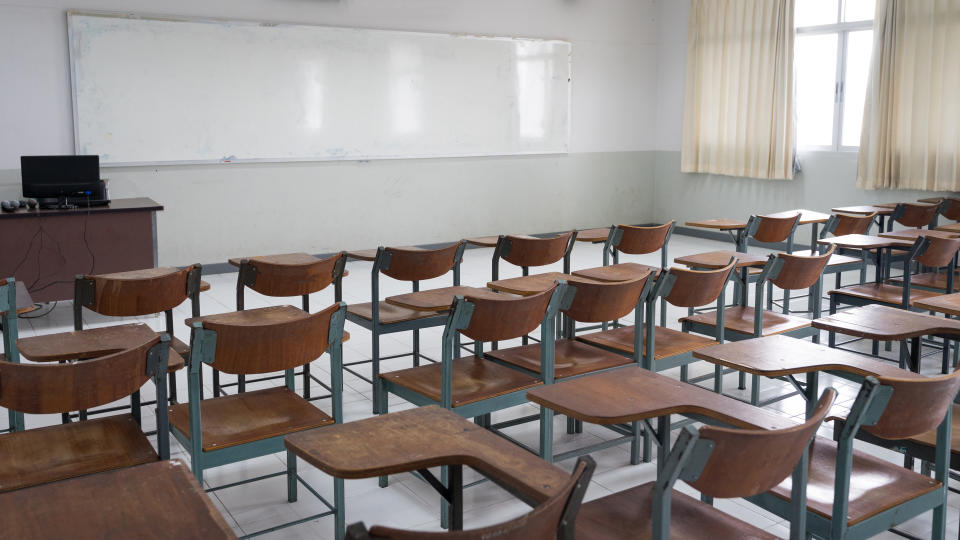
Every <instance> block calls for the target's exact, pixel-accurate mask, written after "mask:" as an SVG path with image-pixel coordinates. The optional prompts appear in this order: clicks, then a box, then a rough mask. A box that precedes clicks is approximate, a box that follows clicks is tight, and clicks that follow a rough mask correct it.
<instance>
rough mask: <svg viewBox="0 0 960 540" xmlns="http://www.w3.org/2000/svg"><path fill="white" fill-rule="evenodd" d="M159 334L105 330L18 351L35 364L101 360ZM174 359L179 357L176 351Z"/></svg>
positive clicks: (29, 341)
mask: <svg viewBox="0 0 960 540" xmlns="http://www.w3.org/2000/svg"><path fill="white" fill-rule="evenodd" d="M155 337H157V333H156V332H155V331H153V330H152V329H151V328H150V327H149V326H147V325H145V324H143V323H135V324H121V325H117V326H104V327H102V328H91V329H89V330H80V331H73V332H62V333H59V334H45V335H42V336H34V337H28V338H21V339H18V340H17V350H19V351H20V354H21V355H23V357H24V358H27V359H28V360H32V361H34V362H55V361H59V360H76V359H88V358H97V357H100V356H106V355H108V354H113V353H115V352H120V351H125V350H127V349H132V348H134V347H138V346H140V345H143V344H144V343H146V342H148V341H150V340H152V339H153V338H155ZM170 353H171V359H172V357H173V355H174V354H175V353H174V352H173V351H172V350H171V351H170Z"/></svg>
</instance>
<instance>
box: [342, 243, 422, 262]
mask: <svg viewBox="0 0 960 540" xmlns="http://www.w3.org/2000/svg"><path fill="white" fill-rule="evenodd" d="M378 249H379V248H372V249H353V250H350V251H347V257H348V258H351V259H357V260H358V261H373V260H375V259H376V258H377V250H378ZM398 249H410V250H414V251H426V250H425V249H423V248H422V247H417V246H402V247H400V248H398Z"/></svg>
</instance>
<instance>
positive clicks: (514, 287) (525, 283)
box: [487, 272, 609, 296]
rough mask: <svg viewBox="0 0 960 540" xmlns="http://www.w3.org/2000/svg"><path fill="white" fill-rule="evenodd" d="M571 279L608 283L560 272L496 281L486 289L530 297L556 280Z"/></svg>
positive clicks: (551, 285)
mask: <svg viewBox="0 0 960 540" xmlns="http://www.w3.org/2000/svg"><path fill="white" fill-rule="evenodd" d="M571 278H575V279H578V280H580V281H589V282H593V283H609V282H608V281H598V280H595V279H587V278H583V277H580V276H573V275H571V274H564V273H562V272H545V273H543V274H531V275H529V276H520V277H515V278H507V279H498V280H497V281H491V282H488V283H487V287H489V288H491V289H493V290H495V291H500V292H506V293H511V294H519V295H520V296H530V295H534V294H537V293H542V292H543V291H546V290H548V289H550V287H553V283H554V282H555V281H557V280H558V279H563V280H569V279H571Z"/></svg>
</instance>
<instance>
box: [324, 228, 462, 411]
mask: <svg viewBox="0 0 960 540" xmlns="http://www.w3.org/2000/svg"><path fill="white" fill-rule="evenodd" d="M464 246H465V244H464V242H463V241H460V242H457V243H456V244H451V245H449V246H447V247H444V248H440V249H432V250H428V249H419V248H390V247H380V248H378V249H377V255H376V258H375V259H374V261H373V270H372V271H371V274H370V297H371V299H372V301H371V302H368V303H364V304H352V305H350V306H349V307H348V308H347V320H348V321H350V322H352V323H354V324H357V325H360V326H361V327H363V328H366V329H367V330H370V333H371V340H370V343H371V349H372V351H371V356H370V359H369V360H358V361H354V362H348V363H346V364H344V366H343V369H345V370H346V371H349V372H350V373H352V374H354V375H356V376H357V377H359V378H360V379H362V380H364V381H366V382H368V383H370V385H371V386H372V388H373V389H374V398H373V412H374V414H377V413H379V412H380V408H379V407H380V402H379V397H378V396H379V393H378V392H377V391H376V387H377V380H378V377H379V375H380V362H381V361H383V360H391V359H394V358H404V357H407V356H411V357H413V365H414V367H416V366H419V365H420V360H421V359H424V360H427V361H429V362H435V360H433V359H431V358H428V357H426V356H424V355H423V354H421V353H420V329H422V328H431V327H434V326H442V325H443V324H444V322H445V321H446V319H447V315H446V313H437V312H435V311H415V310H412V309H407V308H403V307H399V306H395V305H393V304H388V303H387V302H383V301H381V300H380V274H381V273H382V274H383V275H385V276H388V277H391V278H393V279H396V280H400V281H409V282H411V284H412V286H413V291H414V292H416V291H419V290H420V281H422V280H425V279H433V278H436V277H440V276H442V275H444V274H446V273H447V272H450V271H451V270H452V271H453V284H454V285H455V286H456V285H460V261H461V260H462V259H463V249H464ZM411 330H412V331H413V351H412V352H409V353H400V354H394V355H390V356H380V336H381V335H384V334H393V333H396V332H407V331H411ZM367 363H369V364H371V375H370V378H367V377H365V376H363V375H362V374H361V373H359V372H357V371H356V370H355V369H354V368H353V366H357V365H360V364H367Z"/></svg>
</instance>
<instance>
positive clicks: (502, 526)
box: [346, 456, 597, 540]
mask: <svg viewBox="0 0 960 540" xmlns="http://www.w3.org/2000/svg"><path fill="white" fill-rule="evenodd" d="M596 466H597V465H596V463H595V462H594V461H593V459H592V458H591V457H590V456H586V457H582V458H580V459H579V460H577V465H576V467H574V469H573V474H572V475H570V480H568V481H567V483H566V484H564V485H563V487H562V488H561V489H560V490H559V491H558V492H557V494H556V495H554V496H553V497H551V498H550V499H548V500H546V501H544V502H543V503H541V504H539V505H537V506H536V507H535V508H534V509H533V511H532V512H530V513H527V514H524V515H522V516H520V517H518V518H514V519H511V520H510V521H506V522H504V523H498V524H497V525H491V526H489V527H483V528H480V529H473V530H469V531H450V532H423V531H405V530H400V529H393V528H390V527H380V526H374V527H371V528H370V530H369V531H368V530H367V527H366V526H365V525H364V524H363V522H359V523H354V524H353V525H350V527H348V528H347V537H346V540H487V539H497V540H573V538H574V529H575V527H576V520H577V512H579V510H580V503H581V502H582V501H583V495H584V494H585V493H586V492H587V487H588V486H589V485H590V478H591V477H592V476H593V471H594V469H595V468H596Z"/></svg>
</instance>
